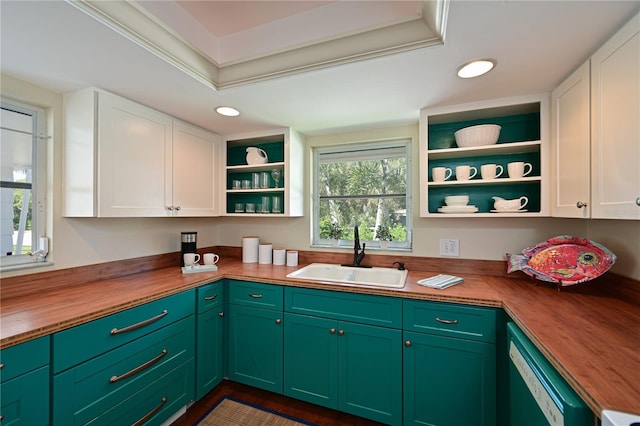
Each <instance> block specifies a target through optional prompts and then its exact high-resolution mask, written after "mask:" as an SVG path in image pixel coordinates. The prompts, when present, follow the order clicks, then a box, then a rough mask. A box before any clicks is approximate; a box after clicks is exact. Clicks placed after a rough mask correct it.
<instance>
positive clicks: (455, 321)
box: [436, 317, 458, 324]
mask: <svg viewBox="0 0 640 426" xmlns="http://www.w3.org/2000/svg"><path fill="white" fill-rule="evenodd" d="M436 321H438V322H441V323H443V324H457V323H458V320H447V319H440V318H438V317H436Z"/></svg>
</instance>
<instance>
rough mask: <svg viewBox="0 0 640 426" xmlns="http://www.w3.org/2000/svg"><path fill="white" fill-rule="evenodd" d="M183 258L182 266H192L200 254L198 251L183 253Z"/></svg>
mask: <svg viewBox="0 0 640 426" xmlns="http://www.w3.org/2000/svg"><path fill="white" fill-rule="evenodd" d="M183 259H184V266H193V265H195V264H197V263H198V261H199V260H200V255H199V254H198V253H185V254H184V255H183Z"/></svg>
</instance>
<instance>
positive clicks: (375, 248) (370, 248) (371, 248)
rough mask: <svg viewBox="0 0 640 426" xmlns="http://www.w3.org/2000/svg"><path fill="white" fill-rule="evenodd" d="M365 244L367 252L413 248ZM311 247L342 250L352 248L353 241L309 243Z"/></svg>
mask: <svg viewBox="0 0 640 426" xmlns="http://www.w3.org/2000/svg"><path fill="white" fill-rule="evenodd" d="M366 244H367V246H366V248H365V252H369V251H375V252H378V251H404V252H411V251H413V249H412V248H411V247H398V246H387V247H385V248H382V247H380V246H379V245H372V246H369V244H370V243H366ZM311 248H322V249H327V248H329V249H344V250H353V242H352V243H351V244H346V243H345V244H342V243H339V244H338V245H333V244H322V243H319V244H311Z"/></svg>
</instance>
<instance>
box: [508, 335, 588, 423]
mask: <svg viewBox="0 0 640 426" xmlns="http://www.w3.org/2000/svg"><path fill="white" fill-rule="evenodd" d="M507 338H508V339H507V341H508V345H509V346H508V351H509V424H510V425H511V426H543V425H552V426H593V425H594V422H595V416H594V415H593V413H592V411H591V409H590V408H589V407H588V406H587V405H586V404H585V403H584V401H582V399H581V398H580V397H579V396H578V394H577V393H576V392H575V391H574V390H573V389H572V388H571V387H570V386H569V384H568V383H567V382H566V381H565V380H564V379H563V378H562V377H561V376H560V374H558V372H557V371H556V370H555V368H553V366H552V365H551V364H550V363H549V361H547V360H546V358H545V357H544V356H543V355H542V354H541V353H540V351H539V350H538V349H537V348H536V347H535V346H534V345H533V343H531V341H530V340H529V339H528V338H527V336H525V334H524V333H523V332H522V330H520V329H519V328H518V326H517V325H516V324H515V323H513V322H509V323H508V324H507Z"/></svg>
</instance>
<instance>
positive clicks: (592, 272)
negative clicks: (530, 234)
mask: <svg viewBox="0 0 640 426" xmlns="http://www.w3.org/2000/svg"><path fill="white" fill-rule="evenodd" d="M506 256H507V273H511V272H514V271H522V272H524V273H525V274H527V275H529V276H531V277H534V278H536V279H539V280H541V281H547V282H552V283H557V284H559V285H560V286H561V287H565V286H570V285H574V284H578V283H582V282H585V281H589V280H592V279H594V278H597V277H599V276H600V275H602V274H604V273H605V272H607V271H608V270H609V269H610V268H611V267H612V266H613V264H614V263H615V262H616V255H615V254H613V253H612V252H611V250H609V249H608V248H606V247H604V246H603V245H601V244H598V243H596V242H595V241H590V240H588V239H586V238H580V237H572V236H570V235H561V236H558V237H554V238H551V239H549V240H547V241H545V242H542V243H540V244H537V245H535V246H533V247H529V248H526V249H524V250H522V254H509V253H507V255H506Z"/></svg>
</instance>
